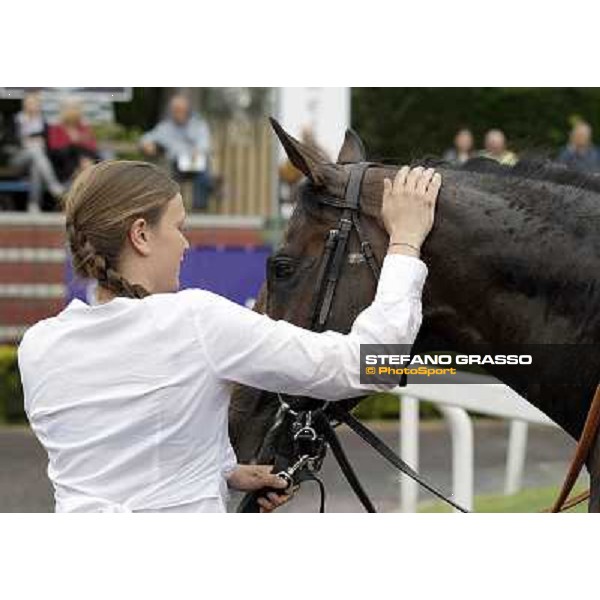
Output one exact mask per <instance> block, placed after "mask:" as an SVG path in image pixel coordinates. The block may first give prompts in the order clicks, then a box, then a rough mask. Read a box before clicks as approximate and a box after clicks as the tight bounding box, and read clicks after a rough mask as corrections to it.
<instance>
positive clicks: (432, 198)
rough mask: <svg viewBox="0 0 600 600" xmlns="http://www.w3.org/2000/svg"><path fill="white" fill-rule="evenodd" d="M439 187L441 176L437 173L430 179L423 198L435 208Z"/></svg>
mask: <svg viewBox="0 0 600 600" xmlns="http://www.w3.org/2000/svg"><path fill="white" fill-rule="evenodd" d="M441 186H442V176H441V175H440V174H439V173H435V174H434V175H433V177H432V178H431V181H430V183H429V185H428V186H427V191H426V192H425V198H426V199H427V201H428V202H429V203H430V204H432V205H433V206H435V203H436V201H437V198H438V192H439V191H440V187H441Z"/></svg>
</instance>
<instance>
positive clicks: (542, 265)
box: [418, 182, 600, 435]
mask: <svg viewBox="0 0 600 600" xmlns="http://www.w3.org/2000/svg"><path fill="white" fill-rule="evenodd" d="M539 188H540V182H532V186H531V190H530V191H531V193H530V197H529V198H526V200H528V201H529V202H530V203H532V204H531V205H530V206H526V205H524V204H523V202H520V201H515V200H514V199H512V198H510V193H508V194H507V196H508V197H507V196H502V195H501V194H500V193H495V194H490V193H489V192H486V191H482V190H480V189H477V188H476V187H465V186H464V185H453V184H452V182H450V184H449V185H448V186H447V188H446V193H445V194H444V195H443V196H442V197H441V198H440V200H439V203H438V207H439V208H438V211H439V212H438V217H437V219H436V229H435V230H434V231H433V232H432V235H431V237H430V239H429V240H428V242H427V244H426V246H425V247H424V257H425V260H426V261H427V262H428V264H429V271H430V272H429V277H428V282H427V286H426V290H425V295H424V310H423V313H424V321H423V323H424V324H423V334H422V335H421V336H420V340H419V344H418V345H419V346H420V347H419V348H418V351H426V350H427V349H434V346H437V347H438V348H442V347H444V346H445V348H444V349H454V350H459V351H460V350H461V349H464V348H466V347H469V346H470V345H472V344H477V343H485V344H490V345H491V346H492V347H494V346H502V345H504V344H515V343H516V344H582V343H589V344H593V343H596V344H598V343H600V319H599V317H598V313H599V311H598V310H597V307H598V306H600V287H599V286H598V285H597V283H596V276H597V274H598V273H600V257H599V254H598V253H597V252H596V248H595V247H594V244H595V243H597V242H596V241H595V239H596V238H594V239H593V240H592V239H590V238H589V236H587V237H586V235H585V234H586V233H589V232H585V231H584V232H583V234H584V235H581V234H582V231H580V230H578V229H577V227H576V226H575V225H574V224H573V222H572V221H571V220H569V219H567V218H565V219H564V220H563V221H560V220H559V217H560V214H559V215H557V212H556V210H555V211H554V212H552V211H550V210H546V212H544V209H548V207H545V206H543V205H542V204H541V203H540V204H539V205H538V206H536V205H535V204H533V203H535V202H540V200H539V197H536V193H535V192H536V191H537V192H538V194H539ZM520 191H521V192H522V193H523V194H524V195H525V196H526V195H527V191H528V188H527V187H526V186H524V187H523V189H521V190H520ZM536 209H538V210H536ZM427 346H429V348H427ZM599 377H600V373H599ZM505 382H506V383H507V384H508V385H510V386H511V387H512V388H514V389H515V390H516V391H517V392H519V393H520V394H522V395H524V396H526V397H528V399H529V400H530V401H531V402H532V403H534V404H536V405H537V406H539V407H540V408H541V409H542V410H544V412H546V413H547V414H549V415H550V416H551V417H552V418H554V419H555V420H557V421H558V422H559V423H560V424H561V425H563V427H564V428H565V429H567V430H568V431H570V432H571V433H572V434H573V435H575V433H576V431H577V430H578V429H579V427H580V422H579V421H580V413H581V406H582V404H581V403H582V402H583V403H585V402H586V399H585V397H584V396H587V391H586V392H585V393H583V394H580V395H578V396H577V398H576V399H575V400H573V399H572V406H571V408H570V409H568V410H566V412H565V410H564V407H562V406H560V407H557V406H556V399H554V400H552V404H553V405H552V406H549V403H548V398H549V396H548V393H547V392H548V391H547V390H545V389H538V390H537V392H536V391H535V390H533V391H532V386H530V385H529V383H530V382H528V381H526V380H525V379H522V378H520V377H519V375H518V374H517V375H516V376H515V378H514V379H511V380H510V381H505ZM567 400H568V398H565V401H567Z"/></svg>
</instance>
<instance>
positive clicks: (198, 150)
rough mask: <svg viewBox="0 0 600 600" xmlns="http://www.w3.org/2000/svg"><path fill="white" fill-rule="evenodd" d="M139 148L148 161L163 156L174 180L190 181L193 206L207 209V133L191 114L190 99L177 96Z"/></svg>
mask: <svg viewBox="0 0 600 600" xmlns="http://www.w3.org/2000/svg"><path fill="white" fill-rule="evenodd" d="M140 146H141V149H142V152H143V153H144V154H145V155H146V156H147V157H157V156H158V155H159V154H161V153H164V154H165V156H166V158H167V160H168V162H169V166H170V167H171V169H172V171H173V174H174V175H175V176H176V177H179V178H183V177H193V179H194V199H193V206H194V208H197V209H203V208H206V207H207V205H208V197H209V195H210V192H211V190H212V188H213V180H212V177H211V175H210V166H209V154H210V130H209V128H208V125H207V123H206V121H204V119H202V118H201V117H200V116H199V115H197V114H194V113H193V112H192V110H191V106H190V101H189V99H188V98H187V97H186V96H184V95H182V94H177V95H175V96H173V97H172V98H171V100H170V102H169V110H168V115H167V117H166V118H165V119H164V120H162V121H161V122H160V123H158V124H157V125H156V126H155V127H154V129H152V130H151V131H149V132H147V133H145V134H144V135H143V136H142V138H141V140H140Z"/></svg>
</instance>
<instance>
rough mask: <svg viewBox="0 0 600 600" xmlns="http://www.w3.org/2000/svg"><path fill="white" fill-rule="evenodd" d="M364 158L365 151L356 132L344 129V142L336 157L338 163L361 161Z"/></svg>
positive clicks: (365, 155) (365, 156)
mask: <svg viewBox="0 0 600 600" xmlns="http://www.w3.org/2000/svg"><path fill="white" fill-rule="evenodd" d="M366 158H367V153H366V152H365V147H364V145H363V143H362V140H361V139H360V138H359V137H358V133H356V131H354V130H353V129H346V135H345V136H344V143H343V144H342V147H341V149H340V153H339V154H338V157H337V162H338V164H340V165H342V164H345V163H357V162H363V161H364V160H366Z"/></svg>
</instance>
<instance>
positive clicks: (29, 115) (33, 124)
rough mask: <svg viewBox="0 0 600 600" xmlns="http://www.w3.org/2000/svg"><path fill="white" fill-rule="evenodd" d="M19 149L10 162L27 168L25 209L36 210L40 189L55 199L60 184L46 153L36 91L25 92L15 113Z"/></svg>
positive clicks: (39, 208) (41, 115) (21, 167)
mask: <svg viewBox="0 0 600 600" xmlns="http://www.w3.org/2000/svg"><path fill="white" fill-rule="evenodd" d="M15 125H16V129H17V136H18V139H19V145H20V149H19V151H18V152H17V154H16V155H15V156H14V157H13V158H12V161H11V163H12V165H13V166H15V167H17V168H18V169H24V170H27V171H28V172H29V180H30V188H29V200H28V210H29V212H39V211H40V210H41V208H42V198H43V193H44V189H46V190H48V191H49V192H50V194H51V195H52V197H53V198H54V199H55V200H57V199H58V198H60V196H61V195H62V194H63V192H64V188H63V186H62V185H61V183H60V182H59V181H58V179H57V178H56V175H55V173H54V169H53V168H52V164H51V163H50V160H49V159H48V156H47V154H46V138H47V135H48V125H47V123H46V120H45V119H44V115H43V114H42V106H41V102H40V97H39V94H35V93H31V94H27V95H26V96H25V97H24V98H23V110H22V111H21V112H19V113H18V114H17V115H16V116H15Z"/></svg>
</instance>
